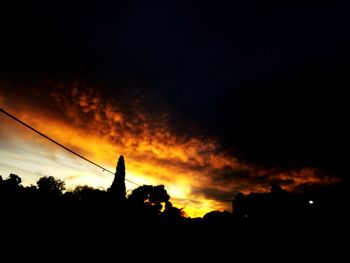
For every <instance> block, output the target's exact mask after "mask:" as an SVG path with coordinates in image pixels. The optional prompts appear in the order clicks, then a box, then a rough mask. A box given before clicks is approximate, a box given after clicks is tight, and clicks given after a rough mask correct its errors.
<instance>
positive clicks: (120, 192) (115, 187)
mask: <svg viewBox="0 0 350 263" xmlns="http://www.w3.org/2000/svg"><path fill="white" fill-rule="evenodd" d="M111 193H112V196H113V199H114V200H115V202H116V204H117V205H118V206H120V205H123V204H124V202H125V195H126V189H125V162H124V156H123V155H121V156H120V157H119V160H118V163H117V169H116V172H115V176H114V180H113V183H112V186H111Z"/></svg>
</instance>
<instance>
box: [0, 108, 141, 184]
mask: <svg viewBox="0 0 350 263" xmlns="http://www.w3.org/2000/svg"><path fill="white" fill-rule="evenodd" d="M0 112H2V113H3V114H5V115H7V116H8V117H10V118H11V119H13V120H15V121H17V122H18V123H20V124H22V125H23V126H25V127H27V128H28V129H30V130H32V131H34V132H36V133H37V134H39V135H40V136H42V137H44V138H45V139H47V140H49V141H51V142H52V143H54V144H56V145H58V146H59V147H61V148H63V149H65V150H66V151H68V152H70V153H72V154H74V155H76V156H78V157H79V158H81V159H83V160H85V161H87V162H89V163H91V164H93V165H95V166H97V167H98V168H100V169H102V171H106V172H108V173H110V174H113V175H114V173H113V172H112V171H110V170H108V169H106V168H104V167H103V166H101V165H99V164H97V163H95V162H93V161H91V160H89V159H87V158H85V157H84V156H82V155H81V154H79V153H77V152H75V151H73V150H71V149H69V148H68V147H66V146H64V145H63V144H61V143H59V142H57V141H56V140H54V139H51V138H50V137H49V136H47V135H45V134H44V133H42V132H40V131H38V130H37V129H35V128H33V127H32V126H30V125H29V124H27V123H25V122H23V121H21V120H20V119H18V118H17V117H15V116H13V115H12V114H10V113H8V112H7V111H5V110H4V109H1V108H0ZM125 181H128V182H129V183H132V184H135V185H137V186H141V185H140V184H138V183H135V182H133V181H131V180H128V179H125Z"/></svg>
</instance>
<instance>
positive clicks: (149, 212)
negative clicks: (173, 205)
mask: <svg viewBox="0 0 350 263" xmlns="http://www.w3.org/2000/svg"><path fill="white" fill-rule="evenodd" d="M169 199H170V196H169V195H168V193H167V191H166V190H165V188H164V185H158V186H152V185H143V186H140V187H138V188H136V189H135V190H133V191H132V193H131V194H130V196H129V198H128V202H129V205H130V207H131V208H132V209H134V211H137V213H141V214H142V216H144V217H146V218H147V217H156V216H159V215H160V214H161V212H162V210H163V208H164V209H165V205H166V204H167V203H169Z"/></svg>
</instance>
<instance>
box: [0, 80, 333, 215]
mask: <svg viewBox="0 0 350 263" xmlns="http://www.w3.org/2000/svg"><path fill="white" fill-rule="evenodd" d="M58 87H59V88H58V89H56V90H55V89H54V90H53V91H51V90H50V89H47V90H46V89H45V90H44V89H43V90H41V91H40V92H44V93H45V92H46V93H45V94H40V95H41V96H46V97H45V99H46V100H45V101H44V102H42V104H40V105H38V104H37V103H35V102H33V101H35V100H33V101H29V100H28V99H27V98H26V96H22V97H20V98H18V96H17V95H16V94H15V93H14V95H13V96H14V97H13V98H11V96H10V95H8V96H4V95H3V94H0V107H3V108H4V109H5V110H8V111H9V112H10V113H12V114H14V115H15V116H16V117H18V118H19V119H21V120H23V121H24V122H26V123H28V124H29V125H32V126H33V127H35V128H36V129H38V130H39V131H41V132H43V133H44V134H46V135H47V136H49V137H51V138H53V139H55V140H57V141H58V142H60V143H61V144H63V145H65V146H67V147H69V148H71V149H72V150H74V151H76V152H78V153H79V154H81V155H83V156H84V157H86V158H88V159H90V160H92V161H94V162H96V163H98V164H99V165H101V166H103V167H105V168H106V169H108V170H110V171H112V172H114V171H115V167H116V163H117V160H118V158H119V155H124V157H125V161H126V179H128V180H131V181H134V182H135V183H137V184H140V185H143V184H148V185H160V184H162V185H164V186H165V189H166V190H167V192H168V193H169V195H170V196H171V201H172V203H173V204H174V205H175V206H176V207H178V208H184V210H185V212H186V213H187V215H188V216H190V217H198V216H203V215H204V214H205V213H207V212H210V211H213V210H228V211H230V210H231V205H230V204H229V203H227V202H224V201H223V200H227V199H233V198H234V195H235V194H236V193H237V192H238V191H240V192H243V193H249V192H252V191H259V192H264V191H265V192H266V191H269V185H268V183H269V180H280V181H286V182H287V181H289V182H292V183H290V184H289V185H287V186H288V187H289V189H292V188H293V187H295V186H297V185H299V184H302V183H305V182H312V183H319V182H325V183H327V182H328V181H327V180H328V179H327V177H322V178H320V177H318V176H317V173H316V172H317V171H316V170H315V169H312V168H305V169H301V170H296V171H290V172H283V171H282V172H281V171H278V170H273V169H272V170H266V169H261V167H257V166H254V165H252V164H249V165H248V164H245V163H242V162H239V161H238V160H237V158H235V156H232V155H230V154H227V153H225V152H222V151H220V145H219V144H218V142H217V141H216V140H215V139H214V138H207V137H196V135H195V133H194V134H191V133H190V132H189V134H185V135H178V134H176V133H174V132H172V130H171V127H170V126H169V124H168V123H167V122H166V117H164V116H166V114H163V113H160V114H159V116H150V115H147V114H146V113H145V112H144V111H143V110H142V108H140V106H139V105H137V104H136V105H130V108H128V109H123V110H124V111H122V110H121V106H120V105H116V104H115V103H114V102H111V101H108V100H106V99H102V97H99V96H98V95H96V93H94V92H93V91H81V90H79V87H78V86H77V85H75V84H74V85H72V87H69V88H65V87H64V86H62V87H63V88H62V87H61V86H59V85H58ZM26 92H27V90H26ZM13 101H15V102H16V104H14V103H13ZM164 118H165V119H164ZM0 123H1V125H0V173H1V174H2V175H3V176H8V174H9V173H16V174H17V175H19V176H20V177H21V178H22V179H23V184H25V185H30V184H35V183H36V181H37V180H38V179H39V178H40V177H41V176H45V175H52V176H54V177H56V178H58V179H62V180H64V181H65V183H66V186H67V188H68V189H70V188H72V187H75V186H77V185H89V186H92V187H95V188H103V189H107V188H109V187H110V185H111V184H112V181H113V175H112V174H110V173H108V172H103V171H102V170H101V169H100V168H97V167H94V166H93V165H92V164H89V163H87V162H86V161H84V160H82V159H79V158H78V157H76V156H74V155H72V154H71V153H69V152H66V151H64V150H63V149H60V148H59V147H58V146H57V145H54V144H53V143H51V142H49V141H47V140H45V139H44V138H42V137H40V136H38V135H37V134H35V133H33V132H32V131H30V130H28V129H27V128H25V127H22V126H20V125H19V124H17V123H14V121H13V120H10V119H9V118H8V117H7V116H4V115H2V114H1V116H0ZM258 177H259V178H268V179H269V180H265V182H264V183H265V185H264V184H262V183H261V182H262V181H259V180H255V179H256V178H258ZM322 180H323V181H322ZM125 183H126V187H127V190H129V191H130V190H132V189H134V188H136V187H137V186H136V185H134V184H131V183H129V182H127V181H126V182H125ZM287 190H288V189H287Z"/></svg>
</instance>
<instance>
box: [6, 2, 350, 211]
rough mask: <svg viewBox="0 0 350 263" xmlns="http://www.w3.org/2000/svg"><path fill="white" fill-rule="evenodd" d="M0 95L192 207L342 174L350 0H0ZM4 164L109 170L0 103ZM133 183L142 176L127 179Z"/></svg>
mask: <svg viewBox="0 0 350 263" xmlns="http://www.w3.org/2000/svg"><path fill="white" fill-rule="evenodd" d="M2 9H3V14H2V15H1V18H0V19H1V21H0V22H1V23H0V24H1V26H0V27H1V28H0V29H1V34H2V41H1V43H0V55H1V61H0V105H1V108H3V109H5V110H7V111H9V112H10V113H12V114H14V115H15V116H17V117H18V118H20V119H21V120H23V121H26V122H28V123H29V124H30V125H32V126H33V127H35V128H37V129H39V130H40V131H42V132H44V133H46V134H47V135H48V136H50V137H52V138H55V139H57V140H58V141H59V142H60V143H62V144H64V145H67V146H69V147H71V148H73V149H74V150H76V151H77V152H79V153H81V154H82V155H84V156H86V157H88V158H91V159H92V160H94V161H96V162H97V163H100V164H101V165H103V166H105V167H106V168H108V169H109V170H112V171H114V169H115V165H116V161H117V159H118V157H119V155H120V154H123V155H124V156H125V160H126V169H127V178H128V179H130V180H132V181H135V182H137V183H139V184H164V185H165V186H166V189H167V191H168V192H169V194H170V195H171V197H172V201H173V203H174V204H175V205H176V206H178V207H184V210H185V211H186V213H187V214H188V215H189V216H193V217H195V216H203V215H204V214H205V213H206V212H209V211H211V210H217V209H219V210H223V209H227V210H230V203H229V202H227V201H228V200H232V199H233V198H234V196H235V195H236V194H237V193H238V192H239V191H241V192H244V193H249V192H253V191H255V192H263V191H268V190H269V188H270V185H271V184H272V183H278V184H280V185H281V186H282V187H283V188H284V189H286V190H298V189H301V188H302V187H304V186H305V185H310V184H314V185H318V184H330V183H335V182H347V181H348V178H347V174H348V166H347V157H346V155H344V154H343V152H344V151H346V150H347V149H348V134H349V132H348V128H347V124H346V120H347V117H348V116H347V112H349V109H348V108H349V103H348V101H347V100H348V99H347V98H348V96H346V87H347V86H348V84H349V78H348V72H349V71H348V69H349V68H350V67H349V55H350V54H349V50H348V47H349V44H350V43H349V42H350V32H349V30H348V25H349V21H348V20H349V17H348V15H347V13H346V10H347V9H348V4H344V3H342V2H341V1H332V3H328V4H324V3H323V2H322V1H283V3H280V1H264V2H261V1H253V0H248V1H218V2H215V3H214V2H213V1H136V0H130V1H113V2H107V1H89V3H86V2H85V1H74V3H71V1H64V0H63V1H50V3H47V1H37V2H35V3H24V4H23V3H20V4H19V3H17V2H16V1H11V3H8V4H6V5H5V6H4V8H2ZM0 121H1V126H0V146H1V147H0V156H1V158H0V172H1V173H0V174H1V175H3V176H7V175H8V174H9V173H11V172H14V173H17V174H18V175H20V176H21V177H22V179H23V182H24V184H32V183H35V182H36V181H37V179H38V178H39V177H40V176H43V175H53V176H55V177H57V178H61V179H64V180H65V181H66V184H67V186H69V187H74V186H75V185H80V184H88V185H91V186H95V187H102V188H104V189H106V188H108V187H109V186H110V184H111V182H112V179H113V178H112V177H113V176H112V175H110V174H108V173H106V172H103V171H100V170H98V169H97V168H96V167H93V166H91V165H90V164H88V163H85V162H84V161H83V160H79V159H77V158H76V157H74V156H72V155H71V154H69V153H67V152H64V151H63V150H62V149H59V148H58V147H56V146H54V145H52V144H50V143H49V142H47V141H45V140H44V139H43V138H40V137H38V136H37V135H35V134H33V133H32V132H30V131H29V130H26V128H24V127H20V126H19V125H18V124H16V123H14V122H13V121H11V120H9V119H8V118H7V117H6V116H0ZM127 187H128V189H130V190H131V189H133V188H134V187H135V185H132V184H129V183H128V184H127Z"/></svg>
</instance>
